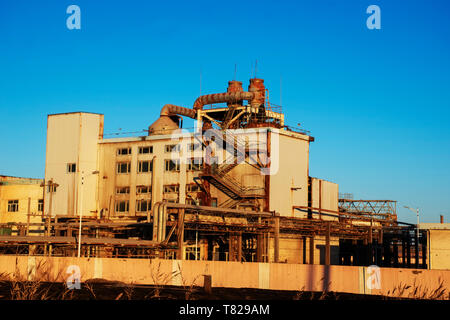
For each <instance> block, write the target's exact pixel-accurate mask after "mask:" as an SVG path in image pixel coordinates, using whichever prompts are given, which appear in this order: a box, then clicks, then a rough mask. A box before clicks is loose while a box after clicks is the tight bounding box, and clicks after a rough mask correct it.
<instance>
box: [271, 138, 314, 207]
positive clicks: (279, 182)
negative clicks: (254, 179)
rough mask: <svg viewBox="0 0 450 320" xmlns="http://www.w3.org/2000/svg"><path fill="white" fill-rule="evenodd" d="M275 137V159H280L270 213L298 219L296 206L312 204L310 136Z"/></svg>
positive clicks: (274, 177) (273, 142)
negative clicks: (309, 192)
mask: <svg viewBox="0 0 450 320" xmlns="http://www.w3.org/2000/svg"><path fill="white" fill-rule="evenodd" d="M277 132H279V134H278V135H277V134H276V133H277ZM277 136H278V139H276V137H277ZM271 137H272V138H271V140H272V144H271V147H272V148H271V158H272V159H275V157H277V159H278V170H277V172H276V173H274V174H272V175H271V176H270V200H269V201H270V211H276V212H278V213H280V215H282V216H294V211H293V209H292V206H307V205H308V170H309V169H308V168H309V140H308V138H309V137H307V136H305V137H302V136H301V135H299V134H297V135H295V136H294V135H293V134H291V135H290V134H287V133H284V132H282V131H280V130H278V131H277V130H274V132H272V134H271ZM277 140H278V146H277V145H276V142H277ZM295 214H296V215H297V213H295Z"/></svg>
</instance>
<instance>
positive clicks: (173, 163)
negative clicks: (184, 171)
mask: <svg viewBox="0 0 450 320" xmlns="http://www.w3.org/2000/svg"><path fill="white" fill-rule="evenodd" d="M165 168H166V171H180V160H165Z"/></svg>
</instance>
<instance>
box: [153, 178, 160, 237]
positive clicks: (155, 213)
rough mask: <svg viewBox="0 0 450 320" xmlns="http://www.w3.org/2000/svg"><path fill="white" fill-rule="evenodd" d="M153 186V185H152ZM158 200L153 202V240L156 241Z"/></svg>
mask: <svg viewBox="0 0 450 320" xmlns="http://www.w3.org/2000/svg"><path fill="white" fill-rule="evenodd" d="M152 187H153V186H152ZM160 204H161V203H160V202H157V203H155V206H154V207H153V209H152V210H153V241H158V222H159V206H160Z"/></svg>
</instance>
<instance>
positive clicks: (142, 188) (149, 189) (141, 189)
mask: <svg viewBox="0 0 450 320" xmlns="http://www.w3.org/2000/svg"><path fill="white" fill-rule="evenodd" d="M151 192H152V187H151V186H137V187H136V193H137V194H147V193H151Z"/></svg>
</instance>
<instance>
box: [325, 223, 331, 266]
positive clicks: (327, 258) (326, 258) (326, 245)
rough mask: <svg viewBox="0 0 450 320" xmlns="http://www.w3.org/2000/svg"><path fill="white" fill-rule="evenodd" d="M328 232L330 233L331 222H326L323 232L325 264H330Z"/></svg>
mask: <svg viewBox="0 0 450 320" xmlns="http://www.w3.org/2000/svg"><path fill="white" fill-rule="evenodd" d="M330 233H331V224H330V222H327V231H326V234H325V265H327V266H329V265H330Z"/></svg>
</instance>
